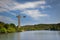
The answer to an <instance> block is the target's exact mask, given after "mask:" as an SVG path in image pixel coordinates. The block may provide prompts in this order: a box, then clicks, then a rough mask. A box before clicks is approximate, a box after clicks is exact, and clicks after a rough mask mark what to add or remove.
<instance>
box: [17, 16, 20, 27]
mask: <svg viewBox="0 0 60 40" xmlns="http://www.w3.org/2000/svg"><path fill="white" fill-rule="evenodd" d="M17 18H18V28H20V15H18V16H17Z"/></svg>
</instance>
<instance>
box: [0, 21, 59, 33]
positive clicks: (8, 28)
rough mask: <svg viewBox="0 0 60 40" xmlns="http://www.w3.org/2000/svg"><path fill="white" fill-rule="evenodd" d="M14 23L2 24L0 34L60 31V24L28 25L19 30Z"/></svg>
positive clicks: (0, 23) (0, 24)
mask: <svg viewBox="0 0 60 40" xmlns="http://www.w3.org/2000/svg"><path fill="white" fill-rule="evenodd" d="M17 27H18V26H16V25H15V24H13V23H10V24H8V23H4V22H0V33H12V32H22V31H34V30H50V31H60V23H57V24H36V25H26V26H21V27H20V28H17Z"/></svg>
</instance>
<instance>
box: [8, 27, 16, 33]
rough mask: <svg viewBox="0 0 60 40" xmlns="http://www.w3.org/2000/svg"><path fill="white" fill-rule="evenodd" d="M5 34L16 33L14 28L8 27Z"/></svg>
mask: <svg viewBox="0 0 60 40" xmlns="http://www.w3.org/2000/svg"><path fill="white" fill-rule="evenodd" d="M7 32H8V33H11V32H16V30H15V28H12V27H9V28H8V29H7Z"/></svg>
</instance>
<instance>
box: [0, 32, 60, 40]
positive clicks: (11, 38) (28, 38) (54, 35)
mask: <svg viewBox="0 0 60 40" xmlns="http://www.w3.org/2000/svg"><path fill="white" fill-rule="evenodd" d="M0 40H60V31H26V32H18V33H9V34H0Z"/></svg>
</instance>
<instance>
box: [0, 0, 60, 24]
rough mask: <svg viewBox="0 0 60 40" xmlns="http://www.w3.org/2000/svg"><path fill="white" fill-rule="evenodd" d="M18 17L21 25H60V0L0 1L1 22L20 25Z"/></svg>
mask: <svg viewBox="0 0 60 40" xmlns="http://www.w3.org/2000/svg"><path fill="white" fill-rule="evenodd" d="M17 15H21V25H34V24H51V23H52V24H53V23H60V0H0V21H2V22H5V23H14V24H16V25H18V23H17V17H16V16H17ZM23 16H26V18H23Z"/></svg>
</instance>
